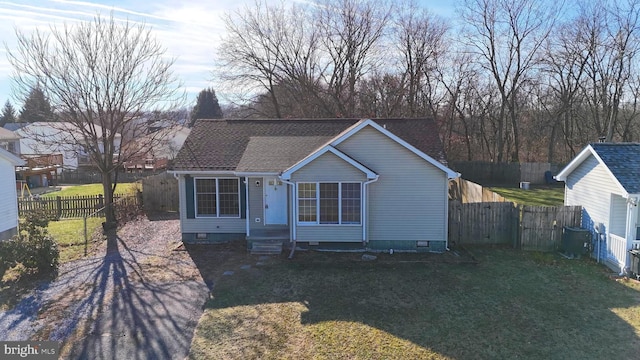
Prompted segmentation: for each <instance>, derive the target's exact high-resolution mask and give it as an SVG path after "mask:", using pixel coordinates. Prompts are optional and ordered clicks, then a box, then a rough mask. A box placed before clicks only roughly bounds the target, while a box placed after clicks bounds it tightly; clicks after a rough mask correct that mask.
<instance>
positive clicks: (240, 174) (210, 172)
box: [167, 170, 280, 177]
mask: <svg viewBox="0 0 640 360" xmlns="http://www.w3.org/2000/svg"><path fill="white" fill-rule="evenodd" d="M167 172H168V173H170V174H176V175H191V174H198V175H227V176H229V175H233V176H238V177H251V176H278V175H280V173H279V172H266V171H264V172H248V171H235V170H167Z"/></svg>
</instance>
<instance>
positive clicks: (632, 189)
mask: <svg viewBox="0 0 640 360" xmlns="http://www.w3.org/2000/svg"><path fill="white" fill-rule="evenodd" d="M589 156H593V157H595V158H596V159H597V160H598V162H600V163H601V164H602V165H604V166H605V167H606V169H607V170H608V171H609V173H610V174H611V176H612V177H613V178H614V180H615V181H616V182H617V183H618V185H619V186H620V187H622V189H624V191H626V192H627V194H640V143H594V144H589V145H587V147H586V148H584V149H583V150H582V151H581V152H580V153H579V154H578V155H577V156H576V157H575V158H574V159H573V160H572V161H571V162H570V163H569V164H568V165H567V166H566V167H565V168H564V169H562V171H560V172H559V173H558V175H556V179H557V180H561V181H565V180H566V179H567V176H569V174H571V173H572V172H573V170H575V169H576V168H577V167H578V166H579V165H580V164H582V162H583V161H584V160H586V159H587V158H588V157H589Z"/></svg>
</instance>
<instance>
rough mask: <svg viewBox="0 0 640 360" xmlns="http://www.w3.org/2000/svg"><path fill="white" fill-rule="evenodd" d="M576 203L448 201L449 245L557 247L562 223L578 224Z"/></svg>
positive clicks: (544, 248) (553, 249)
mask: <svg viewBox="0 0 640 360" xmlns="http://www.w3.org/2000/svg"><path fill="white" fill-rule="evenodd" d="M581 216H582V207H580V206H548V207H547V206H517V205H516V204H514V203H511V202H482V203H460V202H459V201H450V202H449V242H450V243H451V244H452V245H455V244H462V245H499V244H503V245H511V246H513V247H514V248H521V249H522V250H531V251H555V250H558V249H559V248H560V244H561V239H562V228H563V226H571V227H580V224H581Z"/></svg>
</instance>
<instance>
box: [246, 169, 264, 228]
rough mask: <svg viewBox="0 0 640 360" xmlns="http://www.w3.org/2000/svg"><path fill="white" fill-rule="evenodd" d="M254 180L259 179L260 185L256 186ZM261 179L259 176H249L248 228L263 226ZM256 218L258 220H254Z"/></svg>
mask: <svg viewBox="0 0 640 360" xmlns="http://www.w3.org/2000/svg"><path fill="white" fill-rule="evenodd" d="M256 181H260V186H256ZM263 181H264V180H263V179H262V178H261V177H256V178H249V183H248V184H247V186H249V228H250V229H249V230H252V229H262V228H263V227H264V218H263V217H264V193H263V188H262V186H263V185H264V184H263ZM256 218H259V219H260V222H256Z"/></svg>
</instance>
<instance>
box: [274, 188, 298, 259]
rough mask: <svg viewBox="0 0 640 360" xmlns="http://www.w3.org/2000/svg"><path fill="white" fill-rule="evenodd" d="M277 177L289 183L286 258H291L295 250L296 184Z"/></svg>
mask: <svg viewBox="0 0 640 360" xmlns="http://www.w3.org/2000/svg"><path fill="white" fill-rule="evenodd" d="M278 178H280V180H282V182H283V183H285V184H287V185H291V218H290V220H289V224H291V237H292V239H291V242H292V244H291V252H290V253H289V257H288V259H289V260H291V259H293V254H294V253H295V251H296V222H295V221H296V196H297V193H296V184H295V183H293V182H291V181H288V180H285V179H283V178H282V176H278Z"/></svg>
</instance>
